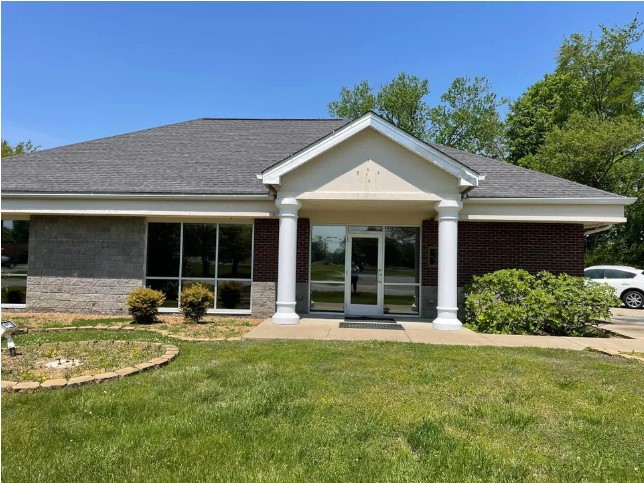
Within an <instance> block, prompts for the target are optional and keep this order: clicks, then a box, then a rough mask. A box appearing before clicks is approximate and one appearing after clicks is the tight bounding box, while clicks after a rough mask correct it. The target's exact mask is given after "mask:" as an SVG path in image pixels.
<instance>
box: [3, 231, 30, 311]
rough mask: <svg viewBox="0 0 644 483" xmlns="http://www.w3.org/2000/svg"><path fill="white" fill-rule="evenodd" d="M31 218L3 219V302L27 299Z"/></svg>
mask: <svg viewBox="0 0 644 483" xmlns="http://www.w3.org/2000/svg"><path fill="white" fill-rule="evenodd" d="M28 252H29V220H2V303H3V304H24V303H25V302H26V300H27V261H28V259H29V253H28Z"/></svg>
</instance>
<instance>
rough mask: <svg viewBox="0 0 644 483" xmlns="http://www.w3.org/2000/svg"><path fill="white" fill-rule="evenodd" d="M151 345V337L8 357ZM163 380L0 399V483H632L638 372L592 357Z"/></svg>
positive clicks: (383, 354)
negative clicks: (142, 343) (103, 346)
mask: <svg viewBox="0 0 644 483" xmlns="http://www.w3.org/2000/svg"><path fill="white" fill-rule="evenodd" d="M89 338H100V339H117V338H118V339H123V338H127V339H130V340H159V341H160V340H163V338H162V337H160V336H159V335H157V334H154V333H151V332H133V333H122V332H101V331H96V332H91V331H83V332H64V333H32V334H26V335H19V336H17V337H16V343H17V344H18V346H19V347H20V345H23V344H27V343H49V342H57V341H78V340H83V339H89ZM177 345H179V347H180V349H181V354H180V355H179V357H178V359H177V360H175V361H173V362H172V363H170V364H169V365H168V366H166V367H164V368H161V369H157V370H153V371H150V372H147V373H144V374H140V375H137V376H134V377H129V378H126V379H123V380H120V381H113V382H108V383H104V384H100V385H99V384H97V385H91V386H85V387H82V388H76V389H63V390H57V391H51V392H46V391H40V392H37V393H34V394H4V395H3V396H2V452H3V459H2V463H3V467H2V476H3V480H6V481H11V482H30V483H31V482H41V481H42V482H51V481H141V482H143V481H145V482H147V481H263V482H288V481H298V482H299V481H329V482H331V481H333V482H336V481H458V482H461V481H495V482H496V481H620V482H625V481H642V472H644V467H643V466H642V463H643V462H644V447H643V445H642V434H644V405H643V404H642V400H643V398H644V365H642V364H639V363H636V362H632V361H629V360H623V359H620V358H611V357H607V356H603V355H600V354H596V353H591V352H573V351H561V350H546V349H508V348H495V347H479V348H470V347H450V346H430V345H422V344H395V343H384V342H379V343H357V342H356V343H340V342H338V343H329V342H312V341H301V342H300V341H290V342H276V341H265V342H251V341H246V342H179V343H177Z"/></svg>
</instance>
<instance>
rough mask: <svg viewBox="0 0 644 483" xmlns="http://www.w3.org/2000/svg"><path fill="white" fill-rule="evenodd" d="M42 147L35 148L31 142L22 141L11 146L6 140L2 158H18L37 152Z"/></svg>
mask: <svg viewBox="0 0 644 483" xmlns="http://www.w3.org/2000/svg"><path fill="white" fill-rule="evenodd" d="M38 148H40V146H34V145H33V144H32V143H31V141H22V142H19V143H18V144H16V145H15V146H11V145H10V144H9V142H8V141H7V140H6V139H3V140H2V157H3V158H8V157H10V156H18V155H20V154H27V153H31V152H33V151H36V150H37V149H38Z"/></svg>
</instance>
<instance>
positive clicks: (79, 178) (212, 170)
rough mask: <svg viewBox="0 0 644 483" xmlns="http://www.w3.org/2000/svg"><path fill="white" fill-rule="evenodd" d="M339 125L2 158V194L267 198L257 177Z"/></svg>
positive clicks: (226, 129) (165, 131) (167, 134)
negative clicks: (118, 194) (248, 195)
mask: <svg viewBox="0 0 644 483" xmlns="http://www.w3.org/2000/svg"><path fill="white" fill-rule="evenodd" d="M346 123H347V121H346V120H341V119H326V120H325V119H321V120H318V119H307V120H297V119H289V120H272V119H196V120H194V121H187V122H182V123H178V124H170V125H168V126H162V127H157V128H152V129H147V130H145V131H137V132H133V133H129V134H122V135H119V136H113V137H109V138H103V139H96V140H94V141H87V142H83V143H79V144H72V145H69V146H62V147H60V148H54V149H48V150H44V151H36V152H35V153H31V154H27V155H23V156H16V157H12V158H8V159H4V160H2V191H3V192H72V193H83V192H85V193H86V192H91V193H171V194H238V195H243V194H267V193H268V189H267V188H266V186H264V185H263V184H262V182H261V181H260V180H258V179H257V177H256V175H257V174H258V173H261V171H262V170H263V169H264V168H266V167H267V166H270V165H271V164H273V163H275V162H276V160H277V161H279V160H281V159H284V158H286V157H287V156H289V155H290V154H292V153H294V152H296V151H298V150H300V149H301V148H302V147H304V146H308V145H309V144H312V143H314V142H315V141H317V140H318V139H320V138H322V137H324V136H326V135H328V134H329V133H330V132H332V131H334V130H336V129H337V128H339V127H341V126H343V125H344V124H346Z"/></svg>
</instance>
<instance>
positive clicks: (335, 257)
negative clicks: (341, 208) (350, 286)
mask: <svg viewBox="0 0 644 483" xmlns="http://www.w3.org/2000/svg"><path fill="white" fill-rule="evenodd" d="M345 231H346V230H345V227H344V226H314V227H313V229H312V231H311V280H315V281H324V282H332V281H338V282H343V281H344V268H345V267H344V254H345V245H346V236H345Z"/></svg>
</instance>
